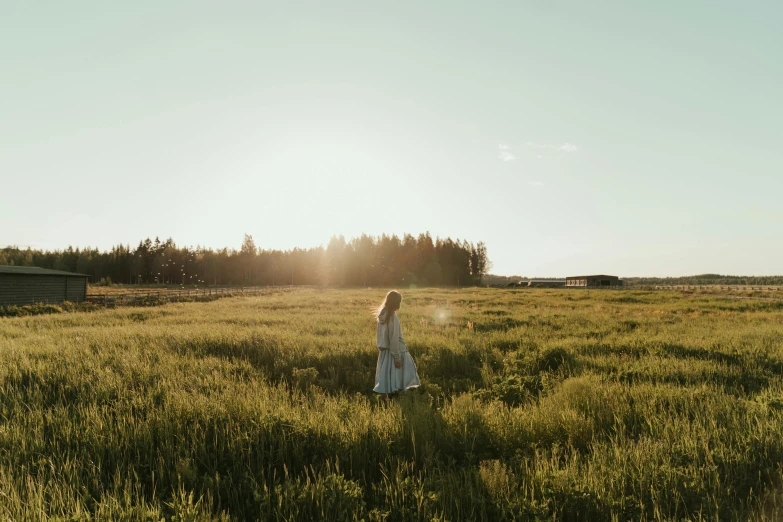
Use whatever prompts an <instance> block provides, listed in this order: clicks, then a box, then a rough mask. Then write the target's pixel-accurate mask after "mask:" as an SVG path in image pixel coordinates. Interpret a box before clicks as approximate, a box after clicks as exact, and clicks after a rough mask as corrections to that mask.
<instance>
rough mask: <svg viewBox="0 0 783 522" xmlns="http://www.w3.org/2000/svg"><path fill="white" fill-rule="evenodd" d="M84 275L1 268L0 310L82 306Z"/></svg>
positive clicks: (44, 270) (23, 268) (36, 269)
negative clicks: (69, 303) (68, 304)
mask: <svg viewBox="0 0 783 522" xmlns="http://www.w3.org/2000/svg"><path fill="white" fill-rule="evenodd" d="M88 277H90V276H88V275H85V274H75V273H73V272H62V271H60V270H47V269H45V268H38V267H34V266H5V265H2V266H0V306H8V305H26V304H35V303H62V302H63V301H72V302H74V303H81V302H82V301H84V300H85V298H86V297H87V278H88Z"/></svg>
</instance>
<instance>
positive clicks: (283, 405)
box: [0, 289, 783, 521]
mask: <svg viewBox="0 0 783 522" xmlns="http://www.w3.org/2000/svg"><path fill="white" fill-rule="evenodd" d="M383 294H384V292H383V291H382V290H355V291H354V290H325V291H319V290H312V289H309V290H301V291H298V292H293V293H273V294H270V295H264V296H259V297H252V298H235V299H223V300H219V301H214V302H208V303H182V304H171V305H166V306H161V307H152V308H150V307H147V308H118V309H113V310H102V311H97V312H91V313H63V314H56V315H41V316H35V317H31V316H28V317H14V318H3V319H0V383H1V384H0V386H2V388H1V389H0V519H2V520H6V519H10V520H52V519H55V520H60V519H63V520H160V519H163V518H165V519H170V520H256V519H258V520H281V521H282V520H330V521H338V520H361V519H364V520H368V521H370V520H387V521H400V520H451V521H458V520H564V521H571V520H728V521H733V520H736V521H740V520H779V519H781V518H782V517H783V489H781V488H783V480H781V479H783V471H782V470H781V463H783V302H774V301H739V300H732V299H724V298H718V297H705V296H685V295H681V294H675V293H664V292H645V291H630V290H625V291H584V290H573V291H564V290H533V291H530V290H521V291H520V290H516V291H506V290H491V289H481V290H478V289H469V290H454V291H448V290H411V291H404V292H403V296H404V301H403V309H402V310H401V312H400V316H401V320H402V324H403V328H404V330H405V336H406V340H407V341H408V345H409V348H410V351H411V353H412V355H413V357H414V358H415V360H416V362H417V364H418V368H419V374H420V376H421V378H422V382H423V383H424V386H423V389H421V390H419V391H416V392H410V393H408V394H406V395H403V396H401V397H400V398H399V399H396V400H393V401H392V402H391V403H390V404H384V403H383V401H380V400H379V399H378V398H377V397H375V396H373V394H372V393H371V391H370V390H371V388H372V385H373V378H374V371H375V362H376V357H377V350H376V348H375V346H374V343H375V326H374V322H373V319H372V318H371V315H370V312H369V311H370V308H371V307H373V306H375V305H377V304H378V303H379V302H380V300H381V299H382V297H383ZM441 316H443V317H441Z"/></svg>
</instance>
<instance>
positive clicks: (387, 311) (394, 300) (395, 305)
mask: <svg viewBox="0 0 783 522" xmlns="http://www.w3.org/2000/svg"><path fill="white" fill-rule="evenodd" d="M401 303H402V295H400V293H399V292H398V291H396V290H391V291H389V293H388V294H386V299H384V300H383V304H382V305H381V306H379V307H378V310H377V311H376V312H375V317H376V318H377V319H378V322H379V323H381V324H386V323H387V322H388V321H389V319H391V317H392V316H393V315H394V312H396V311H397V310H399V309H400V304H401Z"/></svg>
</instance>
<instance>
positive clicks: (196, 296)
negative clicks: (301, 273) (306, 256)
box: [85, 286, 309, 308]
mask: <svg viewBox="0 0 783 522" xmlns="http://www.w3.org/2000/svg"><path fill="white" fill-rule="evenodd" d="M300 288H309V287H305V286H296V287H292V286H257V287H239V288H233V287H224V288H201V289H188V290H164V291H155V292H152V291H150V292H128V293H117V294H114V293H113V294H92V295H88V296H87V298H86V299H85V302H87V303H92V304H97V305H102V306H105V307H107V308H109V307H115V306H151V305H159V304H164V303H178V302H183V301H209V300H213V299H220V298H222V297H234V296H252V295H261V294H266V293H270V292H274V291H277V292H279V291H280V290H285V291H291V290H293V289H300Z"/></svg>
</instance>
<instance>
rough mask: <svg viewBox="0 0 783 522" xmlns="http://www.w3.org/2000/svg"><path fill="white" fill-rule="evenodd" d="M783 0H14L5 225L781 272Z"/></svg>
mask: <svg viewBox="0 0 783 522" xmlns="http://www.w3.org/2000/svg"><path fill="white" fill-rule="evenodd" d="M781 23H783V2H779V1H777V0H775V1H771V0H770V1H764V0H754V1H749V2H739V1H736V0H731V1H725V0H688V1H682V0H676V1H675V0H659V1H656V2H643V1H626V0H622V1H620V0H617V1H602V0H592V1H590V2H585V1H583V0H577V1H566V0H513V1H507V2H504V1H493V0H482V1H471V2H460V1H455V0H448V1H440V0H439V1H435V0H432V1H427V2H422V1H418V0H417V1H397V2H367V1H359V0H357V1H341V0H334V1H329V2H323V1H317V2H305V1H291V2H277V1H274V2H273V1H260V0H255V1H247V2H237V1H228V0H227V1H222V2H215V1H209V2H202V1H195V0H189V1H183V2H174V1H167V0H155V1H136V2H98V1H93V2H87V1H79V0H74V1H73V2H59V1H51V2H44V1H41V2H13V1H10V0H0V79H1V80H0V246H5V245H19V246H24V247H27V246H30V247H33V248H42V249H62V248H66V247H67V246H69V245H73V246H74V247H77V246H78V247H85V246H92V247H98V248H101V249H109V248H110V247H111V246H112V245H115V244H119V243H123V244H130V245H131V246H135V245H136V244H138V242H139V240H141V239H144V238H146V237H152V238H154V237H155V236H160V238H161V239H164V238H167V237H172V238H173V239H174V240H175V242H176V243H177V244H178V245H181V246H184V245H192V246H196V245H202V246H208V247H214V248H220V247H224V246H228V247H233V248H239V246H240V245H241V242H242V239H243V236H244V234H245V233H247V234H251V235H252V236H253V238H254V239H255V242H256V244H257V245H259V246H261V247H264V248H270V249H271V248H275V249H291V248H294V247H304V248H306V247H313V246H318V245H319V244H324V245H325V244H327V243H328V241H329V239H330V237H331V236H332V235H335V234H337V235H339V234H342V235H344V236H345V237H346V238H350V237H356V236H359V235H361V234H362V233H367V234H371V235H380V234H382V233H387V234H392V233H396V234H398V235H402V234H403V233H406V232H408V233H412V234H414V235H417V234H419V233H420V232H424V231H429V232H430V233H431V234H432V236H433V237H435V236H439V237H451V238H460V239H466V240H468V241H471V242H474V243H477V242H478V241H484V242H485V243H486V245H487V250H488V254H489V258H490V259H491V261H492V263H493V266H492V270H491V271H492V272H493V273H496V274H506V275H512V274H513V275H522V276H528V277H532V276H561V277H562V276H568V275H581V274H585V273H602V274H603V273H608V274H615V275H620V276H624V277H631V276H679V275H688V274H701V273H722V274H743V275H762V274H781V273H783V241H782V240H781V236H782V235H783V234H782V233H781V230H782V229H783V146H782V145H783V96H781V92H783V31H780V30H779V28H780V26H781Z"/></svg>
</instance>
